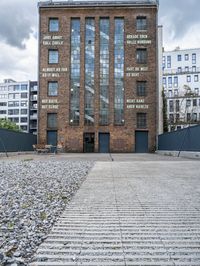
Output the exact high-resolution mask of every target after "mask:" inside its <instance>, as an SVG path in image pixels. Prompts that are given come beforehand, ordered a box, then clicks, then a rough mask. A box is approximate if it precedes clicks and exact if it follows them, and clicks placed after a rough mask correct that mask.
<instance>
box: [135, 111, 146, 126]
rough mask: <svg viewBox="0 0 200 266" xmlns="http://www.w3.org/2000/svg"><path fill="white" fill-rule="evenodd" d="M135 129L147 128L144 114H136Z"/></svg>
mask: <svg viewBox="0 0 200 266" xmlns="http://www.w3.org/2000/svg"><path fill="white" fill-rule="evenodd" d="M137 128H147V114H146V113H137Z"/></svg>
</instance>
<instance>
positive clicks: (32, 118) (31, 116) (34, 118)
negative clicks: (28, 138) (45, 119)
mask: <svg viewBox="0 0 200 266" xmlns="http://www.w3.org/2000/svg"><path fill="white" fill-rule="evenodd" d="M37 118H38V116H37V114H34V115H30V120H37Z"/></svg>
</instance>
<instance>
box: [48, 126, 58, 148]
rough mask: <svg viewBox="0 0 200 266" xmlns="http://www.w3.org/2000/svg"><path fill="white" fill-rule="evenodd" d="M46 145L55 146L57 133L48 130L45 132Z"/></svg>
mask: <svg viewBox="0 0 200 266" xmlns="http://www.w3.org/2000/svg"><path fill="white" fill-rule="evenodd" d="M47 144H48V145H52V146H57V131H56V130H49V131H47Z"/></svg>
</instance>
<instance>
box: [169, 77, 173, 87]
mask: <svg viewBox="0 0 200 266" xmlns="http://www.w3.org/2000/svg"><path fill="white" fill-rule="evenodd" d="M168 87H169V88H171V87H172V77H168Z"/></svg>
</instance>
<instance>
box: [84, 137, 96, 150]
mask: <svg viewBox="0 0 200 266" xmlns="http://www.w3.org/2000/svg"><path fill="white" fill-rule="evenodd" d="M94 138H95V134H94V133H84V135H83V151H84V152H94V147H95V141H94Z"/></svg>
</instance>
